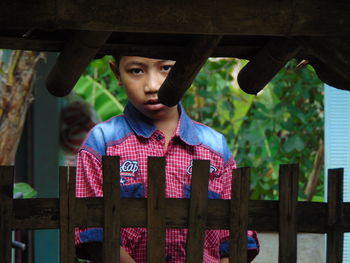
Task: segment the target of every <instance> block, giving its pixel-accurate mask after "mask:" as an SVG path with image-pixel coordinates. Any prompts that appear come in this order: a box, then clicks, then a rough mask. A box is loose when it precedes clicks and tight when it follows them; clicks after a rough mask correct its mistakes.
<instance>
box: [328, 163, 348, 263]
mask: <svg viewBox="0 0 350 263" xmlns="http://www.w3.org/2000/svg"><path fill="white" fill-rule="evenodd" d="M343 174H344V169H330V170H328V230H327V263H341V262H343V241H344V230H342V224H343V214H344V207H343Z"/></svg>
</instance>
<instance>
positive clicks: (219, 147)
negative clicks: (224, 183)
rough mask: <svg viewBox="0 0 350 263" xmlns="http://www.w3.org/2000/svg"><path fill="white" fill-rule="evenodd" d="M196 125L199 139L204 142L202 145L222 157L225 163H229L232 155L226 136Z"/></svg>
mask: <svg viewBox="0 0 350 263" xmlns="http://www.w3.org/2000/svg"><path fill="white" fill-rule="evenodd" d="M195 124H196V130H197V134H198V138H199V139H200V141H201V142H202V145H203V146H204V147H207V148H209V149H210V150H212V151H214V152H216V153H217V154H219V155H220V156H222V158H223V159H224V162H227V161H228V160H229V159H230V157H231V155H232V154H231V151H230V149H229V148H228V145H227V142H226V139H225V138H224V136H223V135H222V134H221V133H219V132H217V131H215V130H214V129H212V128H210V127H208V126H206V125H203V124H200V123H195Z"/></svg>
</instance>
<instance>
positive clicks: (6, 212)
mask: <svg viewBox="0 0 350 263" xmlns="http://www.w3.org/2000/svg"><path fill="white" fill-rule="evenodd" d="M13 178H14V167H12V166H2V167H0V263H10V262H11V242H12V234H11V233H12V231H11V230H12V223H11V221H12V209H13Z"/></svg>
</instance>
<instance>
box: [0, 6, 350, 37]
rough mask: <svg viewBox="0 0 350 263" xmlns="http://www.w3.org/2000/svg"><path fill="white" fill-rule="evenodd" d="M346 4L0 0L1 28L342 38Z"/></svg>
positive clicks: (349, 24) (349, 20) (348, 22)
mask: <svg viewBox="0 0 350 263" xmlns="http://www.w3.org/2000/svg"><path fill="white" fill-rule="evenodd" d="M349 13H350V2H349V1H347V0H338V1H329V0H294V1H290V0H269V1H260V0H250V1H246V0H217V1H212V0H201V1H195V0H190V1H186V0H176V1H163V0H148V1H139V0H118V1H112V0H100V1H92V0H79V1H76V0H60V1H56V0H35V1H34V0H30V1H21V0H2V1H1V3H0V30H1V29H7V30H8V29H48V30H55V29H73V30H94V31H114V32H153V33H187V34H211V35H213V34H218V35H230V34H231V35H266V36H300V35H304V36H344V35H349V34H350V17H349Z"/></svg>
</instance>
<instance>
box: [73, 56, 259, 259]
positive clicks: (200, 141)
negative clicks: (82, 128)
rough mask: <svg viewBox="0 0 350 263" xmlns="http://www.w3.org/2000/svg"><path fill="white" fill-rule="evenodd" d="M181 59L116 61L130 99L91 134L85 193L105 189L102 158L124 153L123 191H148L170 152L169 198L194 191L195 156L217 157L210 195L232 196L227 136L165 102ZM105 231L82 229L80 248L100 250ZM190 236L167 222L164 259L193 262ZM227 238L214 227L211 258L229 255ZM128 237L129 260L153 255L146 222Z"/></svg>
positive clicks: (253, 249) (84, 161)
mask: <svg viewBox="0 0 350 263" xmlns="http://www.w3.org/2000/svg"><path fill="white" fill-rule="evenodd" d="M174 63H175V62H174V61H169V60H159V59H150V58H145V57H130V56H125V57H122V58H120V59H119V60H118V64H117V63H114V62H112V63H111V64H110V66H111V69H112V70H113V72H114V73H115V75H116V77H117V78H118V80H119V82H120V85H121V86H123V88H124V89H125V91H126V94H127V96H128V99H129V102H128V104H127V106H126V107H125V111H124V115H122V116H116V117H114V118H111V119H110V120H108V121H106V122H104V123H101V124H99V125H97V126H95V127H94V128H93V129H92V131H91V132H90V133H89V134H88V136H87V138H86V139H85V142H84V144H83V146H82V147H81V149H80V151H79V155H78V163H77V190H76V192H77V197H88V196H102V176H101V175H102V171H101V158H102V156H103V155H119V156H120V177H121V179H120V184H121V196H122V197H139V198H140V197H147V189H146V186H147V158H148V156H164V157H166V197H167V198H188V197H189V196H190V182H191V173H192V170H191V168H192V160H193V159H206V160H210V162H211V167H210V170H211V173H210V179H209V193H208V196H209V198H222V199H229V198H230V192H231V189H230V186H231V173H232V169H234V168H235V162H234V160H233V157H232V156H231V153H230V151H229V149H228V147H227V144H226V141H225V139H224V137H223V136H222V135H221V134H219V133H218V132H216V131H214V130H213V129H211V128H209V127H207V126H204V125H202V124H200V123H197V122H194V121H192V120H191V119H190V118H189V117H188V116H187V114H186V113H185V111H184V109H183V107H182V106H181V104H179V105H176V106H174V107H167V106H165V105H163V104H161V103H160V102H159V101H158V97H157V92H158V90H159V88H160V86H161V84H162V83H163V81H164V80H165V78H166V76H167V75H168V73H169V71H170V70H171V67H172V66H173V65H174ZM101 231H102V230H101V229H87V230H80V231H79V232H78V233H77V236H76V242H77V244H78V247H79V246H82V245H81V244H82V243H84V244H85V247H86V246H90V247H89V249H88V250H89V251H90V252H91V251H92V249H96V247H98V246H100V245H98V243H96V242H100V241H101V237H102V232H101ZM186 238H187V230H186V229H167V231H166V255H167V256H166V259H164V261H167V262H174V263H180V262H185V258H186ZM227 239H228V231H226V230H208V231H206V238H205V244H204V257H203V258H204V259H203V260H204V262H206V263H211V262H213V263H214V262H215V263H218V262H228V260H227V256H228V253H227V248H228V243H227ZM248 241H249V242H248V244H249V246H248V247H250V248H249V249H248V257H249V258H250V260H252V259H253V258H254V257H255V255H256V254H257V253H258V249H259V245H258V241H257V238H256V234H255V232H252V231H250V232H249V237H248ZM121 242H122V248H121V256H122V260H124V262H137V263H143V262H146V258H147V256H146V245H147V230H146V229H143V228H124V229H122V230H121ZM79 244H80V245H79ZM91 244H93V245H91ZM90 248H91V249H90ZM97 250H98V249H97ZM90 254H91V253H90ZM92 254H95V253H92ZM92 256H94V255H92Z"/></svg>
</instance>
